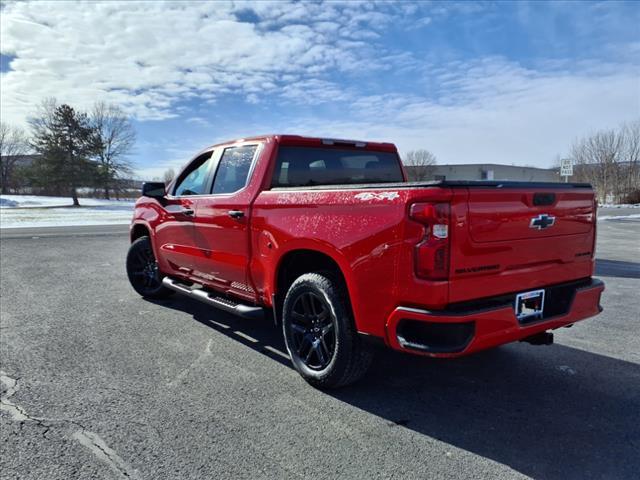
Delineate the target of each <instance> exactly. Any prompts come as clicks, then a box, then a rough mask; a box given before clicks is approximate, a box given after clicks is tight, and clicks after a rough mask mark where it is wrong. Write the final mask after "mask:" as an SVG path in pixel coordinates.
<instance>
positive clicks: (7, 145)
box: [0, 98, 136, 206]
mask: <svg viewBox="0 0 640 480" xmlns="http://www.w3.org/2000/svg"><path fill="white" fill-rule="evenodd" d="M27 123H28V125H29V130H28V131H27V130H24V129H22V128H20V127H17V126H12V125H9V124H6V123H0V181H1V182H2V183H1V191H2V193H3V194H6V193H9V192H11V191H14V192H15V191H24V189H25V188H27V189H29V190H30V191H38V192H39V193H49V194H53V195H64V196H70V197H71V198H72V200H73V205H74V206H78V205H80V202H79V200H78V190H79V189H80V188H82V187H90V188H94V189H97V190H99V191H101V193H102V196H104V198H107V199H109V198H111V196H112V195H113V194H114V192H117V190H118V188H119V186H120V185H121V181H122V180H123V179H125V178H127V176H129V175H131V173H132V169H131V164H130V162H129V160H128V157H127V156H128V154H130V153H131V151H132V149H133V147H134V145H135V140H136V133H135V130H134V128H133V125H132V123H131V121H130V119H129V117H128V116H127V115H126V114H125V113H124V111H123V110H122V109H121V108H119V107H118V106H116V105H112V104H107V103H104V102H97V103H95V104H94V105H93V108H92V109H91V110H89V111H88V112H83V111H80V110H76V109H74V108H73V107H71V106H70V105H67V104H58V102H57V101H56V100H55V99H53V98H52V99H47V100H45V101H43V102H42V103H41V104H40V106H39V107H38V108H37V109H36V111H35V112H34V114H33V115H32V116H31V117H29V118H28V120H27Z"/></svg>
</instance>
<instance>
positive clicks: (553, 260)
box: [449, 186, 595, 303]
mask: <svg viewBox="0 0 640 480" xmlns="http://www.w3.org/2000/svg"><path fill="white" fill-rule="evenodd" d="M594 239H595V204H594V195H593V191H592V190H591V188H563V187H562V186H559V187H558V188H543V189H539V188H526V187H523V188H505V189H500V188H483V187H468V188H466V189H462V188H459V189H455V190H454V198H453V201H452V239H451V240H452V243H451V246H452V251H451V257H450V258H451V264H450V284H449V302H450V303H456V302H463V301H467V300H473V299H478V298H486V297H491V296H496V295H502V294H507V293H513V292H522V291H526V290H529V289H533V288H537V287H540V286H545V285H554V284H559V283H563V282H568V281H572V280H577V279H581V278H587V277H590V276H591V274H592V271H593V250H594Z"/></svg>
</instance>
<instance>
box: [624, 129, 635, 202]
mask: <svg viewBox="0 0 640 480" xmlns="http://www.w3.org/2000/svg"><path fill="white" fill-rule="evenodd" d="M621 135H622V145H623V147H622V148H623V158H624V159H625V162H624V164H623V165H622V167H623V168H622V172H621V177H622V184H623V186H624V197H625V198H624V199H623V201H625V202H630V203H640V120H636V121H635V122H631V123H627V124H625V125H623V126H622V133H621Z"/></svg>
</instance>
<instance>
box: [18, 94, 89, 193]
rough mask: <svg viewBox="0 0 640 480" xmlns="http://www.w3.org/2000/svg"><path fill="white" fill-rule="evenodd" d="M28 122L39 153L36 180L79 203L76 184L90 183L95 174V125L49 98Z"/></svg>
mask: <svg viewBox="0 0 640 480" xmlns="http://www.w3.org/2000/svg"><path fill="white" fill-rule="evenodd" d="M30 123H31V127H32V129H33V139H32V145H33V148H34V149H35V150H36V152H37V153H39V154H41V155H42V161H40V162H38V166H37V169H38V172H37V178H38V179H39V182H40V183H41V184H43V186H47V187H53V188H54V189H57V190H58V191H61V192H65V194H68V195H70V196H71V198H72V199H73V205H74V206H79V205H80V202H79V201H78V192H77V190H78V188H79V187H82V186H86V185H90V184H92V183H93V182H94V181H95V178H96V176H97V171H96V170H97V164H96V162H94V161H92V160H91V157H93V156H95V155H96V153H97V152H98V150H99V149H100V139H99V136H98V135H97V133H96V129H95V128H94V127H93V126H92V125H91V122H90V121H89V118H88V117H87V115H86V114H84V113H78V112H76V111H75V110H74V109H73V108H72V107H70V106H69V105H66V104H63V105H56V104H55V101H53V100H49V101H45V102H44V103H43V105H42V107H41V109H40V112H39V115H38V116H36V117H35V118H32V119H30Z"/></svg>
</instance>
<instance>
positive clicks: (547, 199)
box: [533, 192, 556, 207]
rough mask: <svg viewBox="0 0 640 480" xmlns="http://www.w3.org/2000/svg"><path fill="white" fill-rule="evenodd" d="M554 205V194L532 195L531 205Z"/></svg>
mask: <svg viewBox="0 0 640 480" xmlns="http://www.w3.org/2000/svg"><path fill="white" fill-rule="evenodd" d="M554 203H556V194H555V193H541V192H539V193H534V194H533V204H534V205H535V206H536V207H538V206H544V205H553V204H554Z"/></svg>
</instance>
